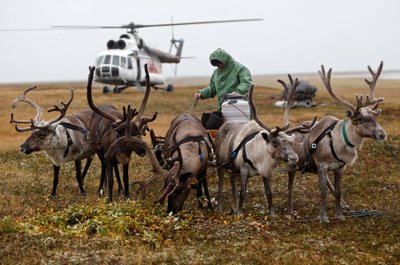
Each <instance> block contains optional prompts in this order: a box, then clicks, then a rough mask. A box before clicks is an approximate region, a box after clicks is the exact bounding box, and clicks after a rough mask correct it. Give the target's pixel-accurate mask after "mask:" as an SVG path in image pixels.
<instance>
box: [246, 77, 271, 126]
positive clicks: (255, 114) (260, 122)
mask: <svg viewBox="0 0 400 265" xmlns="http://www.w3.org/2000/svg"><path fill="white" fill-rule="evenodd" d="M253 94H254V84H251V86H250V89H249V106H250V109H251V112H252V114H253V119H254V120H255V121H256V122H257V123H258V124H259V125H260V126H261V127H263V128H264V129H265V130H267V131H269V132H270V131H271V128H269V127H268V126H267V125H266V124H265V123H263V122H262V121H261V120H260V119H259V118H258V116H257V111H256V107H255V106H254V101H253Z"/></svg>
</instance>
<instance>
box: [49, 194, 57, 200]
mask: <svg viewBox="0 0 400 265" xmlns="http://www.w3.org/2000/svg"><path fill="white" fill-rule="evenodd" d="M49 199H50V200H55V199H57V195H56V194H54V193H52V194H50V196H49Z"/></svg>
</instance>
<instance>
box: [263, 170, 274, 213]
mask: <svg viewBox="0 0 400 265" xmlns="http://www.w3.org/2000/svg"><path fill="white" fill-rule="evenodd" d="M263 182H264V192H265V197H266V198H267V201H268V214H269V215H270V216H273V215H274V208H273V206H272V191H271V176H265V177H264V176H263Z"/></svg>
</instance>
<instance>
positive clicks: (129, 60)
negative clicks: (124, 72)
mask: <svg viewBox="0 0 400 265" xmlns="http://www.w3.org/2000/svg"><path fill="white" fill-rule="evenodd" d="M132 68H133V66H132V57H128V69H132Z"/></svg>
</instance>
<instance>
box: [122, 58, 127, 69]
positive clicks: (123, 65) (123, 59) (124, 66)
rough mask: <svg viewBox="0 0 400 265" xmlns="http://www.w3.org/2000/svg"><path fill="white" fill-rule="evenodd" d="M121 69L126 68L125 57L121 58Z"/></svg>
mask: <svg viewBox="0 0 400 265" xmlns="http://www.w3.org/2000/svg"><path fill="white" fill-rule="evenodd" d="M121 67H122V68H126V58H125V57H121Z"/></svg>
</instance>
